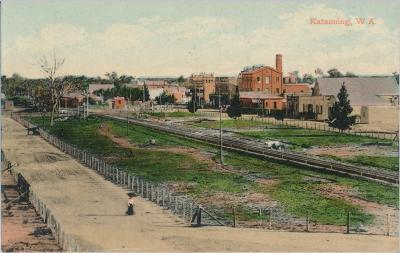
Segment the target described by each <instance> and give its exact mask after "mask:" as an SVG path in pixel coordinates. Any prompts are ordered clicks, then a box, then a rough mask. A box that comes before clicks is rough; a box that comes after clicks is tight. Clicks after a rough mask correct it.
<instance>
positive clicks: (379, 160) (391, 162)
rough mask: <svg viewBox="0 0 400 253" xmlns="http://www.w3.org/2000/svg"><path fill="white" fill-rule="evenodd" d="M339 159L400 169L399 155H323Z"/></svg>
mask: <svg viewBox="0 0 400 253" xmlns="http://www.w3.org/2000/svg"><path fill="white" fill-rule="evenodd" d="M321 156H323V157H328V158H331V159H334V160H337V161H342V162H347V163H352V164H355V165H363V166H371V167H377V168H383V169H386V170H391V171H399V157H395V156H390V157H389V156H366V155H358V156H355V157H351V158H341V157H338V156H334V155H321Z"/></svg>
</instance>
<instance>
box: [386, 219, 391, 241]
mask: <svg viewBox="0 0 400 253" xmlns="http://www.w3.org/2000/svg"><path fill="white" fill-rule="evenodd" d="M386 224H387V230H386V235H387V236H390V214H387V215H386Z"/></svg>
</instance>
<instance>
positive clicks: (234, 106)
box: [227, 86, 242, 119]
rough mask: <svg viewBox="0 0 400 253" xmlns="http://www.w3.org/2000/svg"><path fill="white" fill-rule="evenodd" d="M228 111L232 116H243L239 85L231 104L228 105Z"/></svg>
mask: <svg viewBox="0 0 400 253" xmlns="http://www.w3.org/2000/svg"><path fill="white" fill-rule="evenodd" d="M227 113H228V116H229V117H230V118H234V119H236V118H238V117H240V116H242V111H241V106H240V94H239V87H238V86H236V92H235V95H234V96H233V98H232V101H231V105H230V106H229V107H228V110H227Z"/></svg>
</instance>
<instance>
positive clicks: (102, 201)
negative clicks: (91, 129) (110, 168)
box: [2, 117, 398, 252]
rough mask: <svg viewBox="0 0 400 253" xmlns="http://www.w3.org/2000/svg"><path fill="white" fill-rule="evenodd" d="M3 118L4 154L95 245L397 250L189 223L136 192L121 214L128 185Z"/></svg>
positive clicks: (383, 244) (360, 240)
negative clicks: (129, 209) (131, 210)
mask: <svg viewBox="0 0 400 253" xmlns="http://www.w3.org/2000/svg"><path fill="white" fill-rule="evenodd" d="M2 123H3V149H4V152H5V155H6V157H7V158H8V159H9V160H11V161H18V167H17V169H18V170H19V171H20V172H21V173H22V174H23V175H24V176H25V178H26V179H27V180H28V181H29V182H30V184H31V187H33V188H34V190H35V192H36V193H37V195H38V196H39V197H40V199H41V200H42V201H43V202H45V204H46V205H47V207H48V208H50V209H51V210H52V213H53V215H54V216H55V217H56V219H57V220H59V222H60V223H61V224H62V225H63V227H64V230H65V232H66V233H69V234H72V235H73V236H74V237H75V238H77V239H78V242H79V243H80V244H81V245H83V246H87V247H90V248H91V249H94V250H106V251H391V252H396V251H398V238H395V237H384V236H364V235H344V234H319V233H287V232H269V231H265V230H261V229H240V228H238V229H233V228H226V227H202V228H191V227H187V226H185V225H184V224H182V223H181V222H180V221H179V220H177V219H176V218H175V216H173V215H172V214H170V213H169V212H168V211H165V210H162V209H161V208H160V207H158V206H156V205H155V204H153V203H151V202H149V201H146V200H144V199H142V198H136V199H135V202H136V212H137V214H136V215H135V216H133V217H127V216H125V215H124V212H125V208H126V204H125V203H126V201H127V196H126V190H124V189H122V188H120V187H117V186H116V185H113V184H112V183H111V182H108V181H106V180H104V179H103V178H102V177H100V176H99V175H97V174H96V173H95V172H93V171H92V170H90V169H88V168H86V167H84V166H82V165H81V164H79V163H78V162H76V161H75V160H73V159H71V158H70V157H68V156H66V155H65V154H63V153H61V152H60V151H59V150H57V149H56V148H54V147H53V146H51V145H49V144H48V143H47V142H45V141H44V140H42V139H41V138H40V137H38V136H31V135H30V136H27V135H26V131H25V129H24V128H22V127H21V126H20V125H18V124H17V123H16V122H14V121H13V120H11V119H9V118H5V117H3V120H2ZM48 156H51V158H49V157H48ZM38 158H39V159H38ZM48 158H49V159H48Z"/></svg>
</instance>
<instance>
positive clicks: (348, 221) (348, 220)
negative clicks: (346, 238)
mask: <svg viewBox="0 0 400 253" xmlns="http://www.w3.org/2000/svg"><path fill="white" fill-rule="evenodd" d="M346 225H347V226H346V227H347V229H346V234H350V212H347V224H346Z"/></svg>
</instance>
